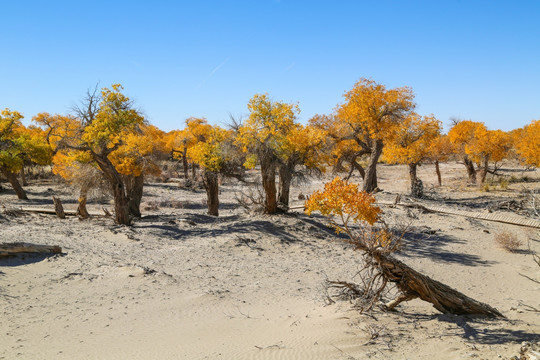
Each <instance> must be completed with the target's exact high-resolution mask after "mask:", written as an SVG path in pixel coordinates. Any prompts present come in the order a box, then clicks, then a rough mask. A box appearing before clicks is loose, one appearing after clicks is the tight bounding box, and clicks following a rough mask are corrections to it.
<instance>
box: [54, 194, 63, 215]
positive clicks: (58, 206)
mask: <svg viewBox="0 0 540 360" xmlns="http://www.w3.org/2000/svg"><path fill="white" fill-rule="evenodd" d="M53 203H54V212H55V213H56V216H58V217H59V218H60V219H65V218H66V213H64V206H63V205H62V201H61V200H60V199H59V198H57V197H56V196H53Z"/></svg>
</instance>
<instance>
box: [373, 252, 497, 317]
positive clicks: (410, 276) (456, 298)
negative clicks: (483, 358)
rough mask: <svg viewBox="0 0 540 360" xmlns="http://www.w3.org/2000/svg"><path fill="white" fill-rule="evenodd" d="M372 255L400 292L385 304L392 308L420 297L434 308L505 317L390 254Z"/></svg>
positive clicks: (450, 311) (455, 312)
mask: <svg viewBox="0 0 540 360" xmlns="http://www.w3.org/2000/svg"><path fill="white" fill-rule="evenodd" d="M373 258H374V259H375V261H376V262H377V263H378V265H379V268H380V269H381V271H382V273H383V276H384V277H385V279H387V280H388V281H389V282H392V283H395V284H396V286H397V287H398V289H399V290H400V291H401V294H400V295H399V296H398V297H397V298H396V299H395V300H392V301H390V302H389V303H387V304H386V307H387V308H388V309H389V310H392V309H393V308H395V307H396V306H397V305H398V304H399V303H401V302H403V301H409V300H412V299H415V298H420V299H422V300H424V301H427V302H429V303H431V304H433V307H434V308H435V309H437V310H439V311H440V312H442V313H450V314H458V315H466V314H470V315H485V316H488V317H504V315H503V314H501V313H500V312H499V311H498V310H497V309H495V308H494V307H492V306H490V305H488V304H484V303H482V302H480V301H476V300H474V299H472V298H470V297H468V296H467V295H465V294H462V293H460V292H459V291H457V290H454V289H452V288H451V287H450V286H448V285H446V284H443V283H441V282H439V281H437V280H434V279H431V278H430V277H429V276H426V275H423V274H421V273H419V272H418V271H416V270H414V269H412V268H411V267H409V266H407V265H405V264H404V263H402V262H401V261H399V260H397V259H395V258H393V257H391V256H389V255H385V254H381V253H377V252H375V253H373Z"/></svg>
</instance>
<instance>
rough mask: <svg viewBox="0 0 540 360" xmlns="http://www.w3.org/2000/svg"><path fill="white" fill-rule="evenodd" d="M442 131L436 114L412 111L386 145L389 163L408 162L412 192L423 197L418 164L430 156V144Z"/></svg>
mask: <svg viewBox="0 0 540 360" xmlns="http://www.w3.org/2000/svg"><path fill="white" fill-rule="evenodd" d="M440 131H441V122H440V121H439V120H437V119H436V118H435V116H433V115H430V116H424V117H422V116H420V115H418V114H416V113H411V114H409V116H407V117H406V118H405V120H404V121H403V122H402V123H401V124H400V125H399V127H398V128H396V129H395V133H394V135H393V136H392V137H391V140H390V141H389V142H387V143H386V145H385V147H384V153H383V157H384V159H385V160H386V161H388V162H389V163H394V164H407V165H408V166H409V177H410V180H411V194H412V195H413V196H417V197H422V195H423V186H422V185H421V183H422V182H421V181H420V180H419V179H418V177H417V175H416V172H417V171H416V170H417V167H418V165H419V164H420V163H421V162H422V161H424V160H426V159H427V158H428V156H429V151H430V146H431V144H432V142H433V141H434V140H435V139H437V137H438V136H439V135H440Z"/></svg>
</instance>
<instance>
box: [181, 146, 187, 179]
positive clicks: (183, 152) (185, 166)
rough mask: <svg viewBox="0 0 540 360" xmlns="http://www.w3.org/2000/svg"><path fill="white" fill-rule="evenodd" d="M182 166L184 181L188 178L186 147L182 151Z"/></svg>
mask: <svg viewBox="0 0 540 360" xmlns="http://www.w3.org/2000/svg"><path fill="white" fill-rule="evenodd" d="M182 167H183V168H184V181H185V180H187V179H188V161H187V147H184V150H183V151H182Z"/></svg>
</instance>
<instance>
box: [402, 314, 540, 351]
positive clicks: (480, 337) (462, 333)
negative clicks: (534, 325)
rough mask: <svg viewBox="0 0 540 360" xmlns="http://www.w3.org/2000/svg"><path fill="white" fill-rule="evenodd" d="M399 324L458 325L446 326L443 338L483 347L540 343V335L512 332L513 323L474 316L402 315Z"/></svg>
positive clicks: (519, 331) (521, 331)
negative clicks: (526, 342) (524, 342)
mask: <svg viewBox="0 0 540 360" xmlns="http://www.w3.org/2000/svg"><path fill="white" fill-rule="evenodd" d="M399 316H400V320H398V322H403V320H404V321H405V322H407V323H413V322H417V321H420V322H427V321H438V322H440V323H447V324H453V325H456V327H448V326H447V325H443V326H444V334H443V335H442V336H443V337H450V336H459V337H461V338H463V339H464V340H466V341H468V342H473V343H476V344H481V345H502V344H520V343H522V342H523V341H529V342H536V341H540V334H538V333H536V332H527V331H523V330H512V329H511V327H512V325H513V321H510V320H506V319H496V320H494V319H488V318H485V317H482V316H474V315H455V314H432V315H429V314H421V313H405V312H404V313H400V315H399Z"/></svg>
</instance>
